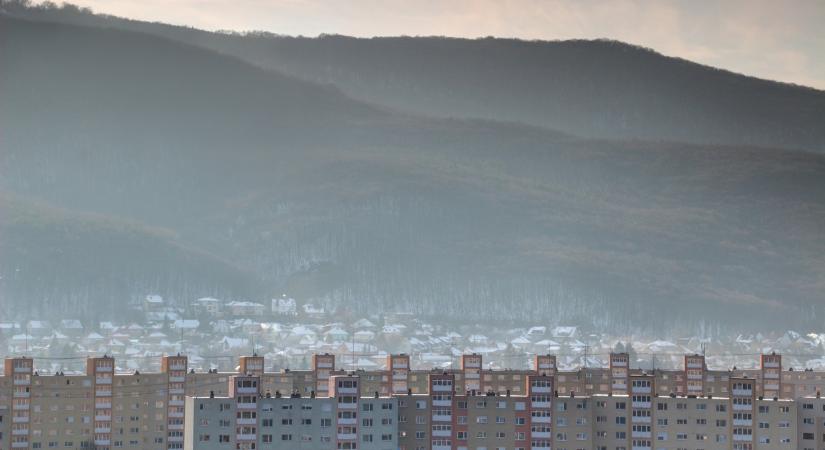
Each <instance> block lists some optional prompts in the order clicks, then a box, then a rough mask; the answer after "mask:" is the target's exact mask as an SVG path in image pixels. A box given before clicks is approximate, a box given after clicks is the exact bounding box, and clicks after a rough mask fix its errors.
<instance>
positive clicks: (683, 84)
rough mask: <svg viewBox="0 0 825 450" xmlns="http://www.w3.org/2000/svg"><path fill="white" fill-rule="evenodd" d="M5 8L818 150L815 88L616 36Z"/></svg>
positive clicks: (362, 77)
mask: <svg viewBox="0 0 825 450" xmlns="http://www.w3.org/2000/svg"><path fill="white" fill-rule="evenodd" d="M7 9H11V10H13V11H14V12H15V13H16V14H18V15H20V16H24V17H28V18H33V19H40V20H60V21H65V22H69V23H76V24H83V25H97V26H106V27H116V28H121V29H129V30H133V31H141V32H146V33H151V34H156V35H161V36H164V37H168V38H171V39H175V40H179V41H182V42H187V43H190V44H195V45H199V46H202V47H205V48H210V49H214V50H217V51H220V52H223V53H226V54H229V55H234V56H237V57H240V58H242V59H243V60H245V61H247V62H250V63H252V64H255V65H258V66H261V67H264V68H268V69H275V70H278V71H280V72H283V73H287V74H291V75H294V76H297V77H300V78H303V79H306V80H310V81H316V82H319V83H323V84H332V85H334V86H337V87H338V88H339V89H341V90H342V91H343V92H345V93H346V94H348V95H350V96H352V97H354V98H357V99H361V100H365V101H368V102H371V103H374V104H377V105H385V106H389V107H392V108H396V109H399V110H406V111H412V112H415V113H419V114H427V115H435V116H440V117H464V118H482V119H490V120H498V121H515V122H522V123H525V124H530V125H536V126H542V127H547V128H551V129H556V130H561V131H565V132H569V133H573V134H577V135H580V136H584V137H595V138H608V139H616V138H619V139H628V138H630V139H636V138H638V139H646V140H666V141H681V142H690V143H700V144H728V145H756V146H763V147H778V148H792V149H807V150H812V151H817V152H825V119H823V117H825V92H823V91H820V90H815V89H811V88H806V87H802V86H794V85H788V84H782V83H777V82H772V81H767V80H760V79H757V78H753V77H748V76H744V75H740V74H736V73H731V72H727V71H723V70H719V69H715V68H712V67H707V66H702V65H699V64H695V63H692V62H690V61H685V60H681V59H676V58H669V57H665V56H663V55H661V54H658V53H656V52H655V51H652V50H649V49H645V48H639V47H635V46H631V45H628V44H624V43H621V42H615V41H554V42H541V41H536V42H528V41H518V40H511V39H492V38H490V39H477V40H466V39H448V38H440V37H415V38H414V37H397V38H374V39H355V38H350V37H346V36H323V37H320V38H294V37H284V36H277V35H272V34H266V33H258V34H250V35H238V34H234V35H233V34H223V33H209V32H204V31H201V30H196V29H191V28H184V27H175V26H169V25H164V24H158V23H147V22H140V21H131V20H125V19H119V18H115V17H108V16H96V15H92V14H91V13H90V12H89V11H86V10H79V9H77V8H72V7H67V8H63V9H58V8H51V9H49V8H21V7H17V8H7Z"/></svg>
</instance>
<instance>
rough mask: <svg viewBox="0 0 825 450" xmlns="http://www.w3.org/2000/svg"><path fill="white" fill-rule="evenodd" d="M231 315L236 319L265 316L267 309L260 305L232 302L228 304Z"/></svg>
mask: <svg viewBox="0 0 825 450" xmlns="http://www.w3.org/2000/svg"><path fill="white" fill-rule="evenodd" d="M226 307H227V308H228V309H229V313H230V314H231V315H233V316H235V317H250V316H255V317H259V316H263V315H264V311H265V310H266V308H265V307H264V305H262V304H260V303H254V302H242V301H232V302H229V303H227V304H226Z"/></svg>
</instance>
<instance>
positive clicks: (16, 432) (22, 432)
mask: <svg viewBox="0 0 825 450" xmlns="http://www.w3.org/2000/svg"><path fill="white" fill-rule="evenodd" d="M11 435H12V436H28V435H29V429H28V428H26V429H24V430H11Z"/></svg>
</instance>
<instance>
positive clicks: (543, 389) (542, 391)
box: [530, 386, 553, 394]
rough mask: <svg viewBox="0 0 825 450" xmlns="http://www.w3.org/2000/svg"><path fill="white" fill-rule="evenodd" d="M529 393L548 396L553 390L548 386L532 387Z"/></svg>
mask: <svg viewBox="0 0 825 450" xmlns="http://www.w3.org/2000/svg"><path fill="white" fill-rule="evenodd" d="M530 391H531V392H533V393H536V394H549V393H550V392H552V391H553V390H552V388H551V387H550V386H532V387H530Z"/></svg>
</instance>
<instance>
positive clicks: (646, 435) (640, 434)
mask: <svg viewBox="0 0 825 450" xmlns="http://www.w3.org/2000/svg"><path fill="white" fill-rule="evenodd" d="M652 434H653V433H651V432H650V431H631V432H630V437H632V438H641V439H650V437H651V435H652Z"/></svg>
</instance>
